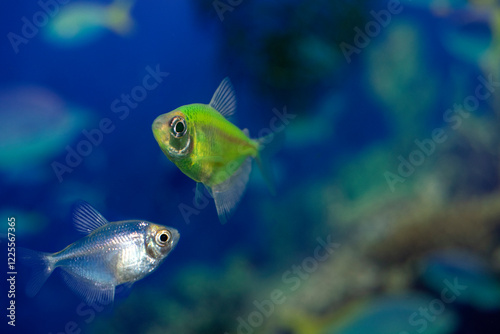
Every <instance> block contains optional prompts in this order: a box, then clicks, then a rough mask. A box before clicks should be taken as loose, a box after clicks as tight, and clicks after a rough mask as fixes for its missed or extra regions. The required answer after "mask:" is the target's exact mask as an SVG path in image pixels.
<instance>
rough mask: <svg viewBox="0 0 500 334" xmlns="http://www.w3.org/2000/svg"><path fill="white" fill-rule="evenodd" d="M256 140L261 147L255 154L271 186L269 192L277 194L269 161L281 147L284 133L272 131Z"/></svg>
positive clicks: (261, 170) (265, 178)
mask: <svg viewBox="0 0 500 334" xmlns="http://www.w3.org/2000/svg"><path fill="white" fill-rule="evenodd" d="M255 141H256V142H257V143H258V147H259V149H258V152H257V155H256V156H255V161H256V162H257V165H258V166H259V169H260V172H261V174H262V177H263V178H264V182H265V183H266V185H267V187H268V188H269V192H271V194H272V195H273V196H276V186H275V182H274V176H273V172H272V169H271V168H270V166H271V164H270V163H269V161H270V160H271V157H272V156H273V155H274V154H275V153H276V152H277V151H278V150H279V147H281V146H282V143H283V135H281V134H277V133H272V132H271V133H269V134H268V135H266V136H263V137H260V138H258V139H256V140H255Z"/></svg>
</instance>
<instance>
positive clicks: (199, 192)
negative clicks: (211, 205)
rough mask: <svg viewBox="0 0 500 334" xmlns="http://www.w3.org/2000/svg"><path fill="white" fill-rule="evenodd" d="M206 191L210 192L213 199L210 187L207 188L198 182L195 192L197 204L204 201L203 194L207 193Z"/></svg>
mask: <svg viewBox="0 0 500 334" xmlns="http://www.w3.org/2000/svg"><path fill="white" fill-rule="evenodd" d="M205 190H206V191H207V192H208V195H209V196H210V197H211V198H213V195H212V189H210V187H205V186H204V185H203V183H201V182H196V191H195V192H194V200H195V201H196V203H200V202H202V201H203V198H204V195H203V193H204V192H205Z"/></svg>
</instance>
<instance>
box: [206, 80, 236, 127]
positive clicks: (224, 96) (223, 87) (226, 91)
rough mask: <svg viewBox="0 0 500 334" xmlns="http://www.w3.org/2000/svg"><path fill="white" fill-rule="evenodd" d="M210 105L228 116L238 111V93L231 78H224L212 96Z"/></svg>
mask: <svg viewBox="0 0 500 334" xmlns="http://www.w3.org/2000/svg"><path fill="white" fill-rule="evenodd" d="M209 106H211V107H212V108H214V109H215V110H217V111H218V112H219V113H220V114H221V115H222V116H224V117H225V118H228V117H229V116H231V115H232V114H234V112H235V111H236V95H235V94H234V88H233V85H232V84H231V81H230V80H229V78H224V80H222V82H221V83H220V85H219V87H218V88H217V90H216V91H215V93H214V96H212V100H211V101H210V103H209Z"/></svg>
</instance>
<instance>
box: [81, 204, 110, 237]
mask: <svg viewBox="0 0 500 334" xmlns="http://www.w3.org/2000/svg"><path fill="white" fill-rule="evenodd" d="M73 223H74V225H75V229H76V230H77V231H78V232H80V233H83V234H89V233H91V232H92V231H93V230H95V229H96V228H99V227H101V226H103V225H106V224H107V223H108V221H107V220H106V218H104V217H103V216H102V215H101V214H100V213H99V212H98V211H97V210H96V209H94V208H93V207H92V206H91V205H90V204H89V203H87V202H85V201H78V202H77V203H76V206H75V209H74V210H73Z"/></svg>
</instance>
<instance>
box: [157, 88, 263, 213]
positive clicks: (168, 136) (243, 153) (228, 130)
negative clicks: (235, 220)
mask: <svg viewBox="0 0 500 334" xmlns="http://www.w3.org/2000/svg"><path fill="white" fill-rule="evenodd" d="M235 108H236V99H235V96H234V93H233V89H232V85H231V83H230V81H229V79H227V78H226V79H224V80H223V81H222V83H221V84H220V86H219V88H218V89H217V91H216V92H215V94H214V96H213V98H212V101H211V102H210V103H209V104H201V103H195V104H189V105H184V106H181V107H179V108H177V109H175V110H173V111H171V112H169V113H166V114H163V115H160V116H158V117H157V118H156V120H155V121H154V123H153V134H154V137H155V139H156V141H157V142H158V144H159V146H160V148H161V150H162V151H163V152H164V153H165V155H166V156H167V157H168V158H169V159H170V160H171V161H172V162H173V163H175V164H176V166H177V167H178V168H179V169H180V170H181V171H182V172H183V173H184V174H186V175H187V176H189V177H190V178H192V179H193V180H195V181H196V182H200V183H202V184H203V185H205V187H207V188H208V189H209V190H210V191H211V193H212V196H213V197H214V200H215V205H216V207H217V212H218V214H219V218H220V219H221V221H222V222H225V221H226V219H227V216H228V215H229V214H230V213H231V211H232V210H233V209H234V208H235V207H236V205H237V203H238V202H239V199H240V198H241V196H242V195H243V193H244V190H245V187H246V184H247V182H248V177H249V174H250V171H251V158H254V159H256V160H257V161H258V162H259V163H260V158H259V150H260V148H261V144H260V142H259V140H254V139H251V138H250V137H249V136H248V131H246V130H240V129H239V128H238V127H237V126H235V125H234V124H233V123H231V122H230V121H228V120H227V119H226V117H228V116H230V115H232V114H233V112H234V110H235Z"/></svg>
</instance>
